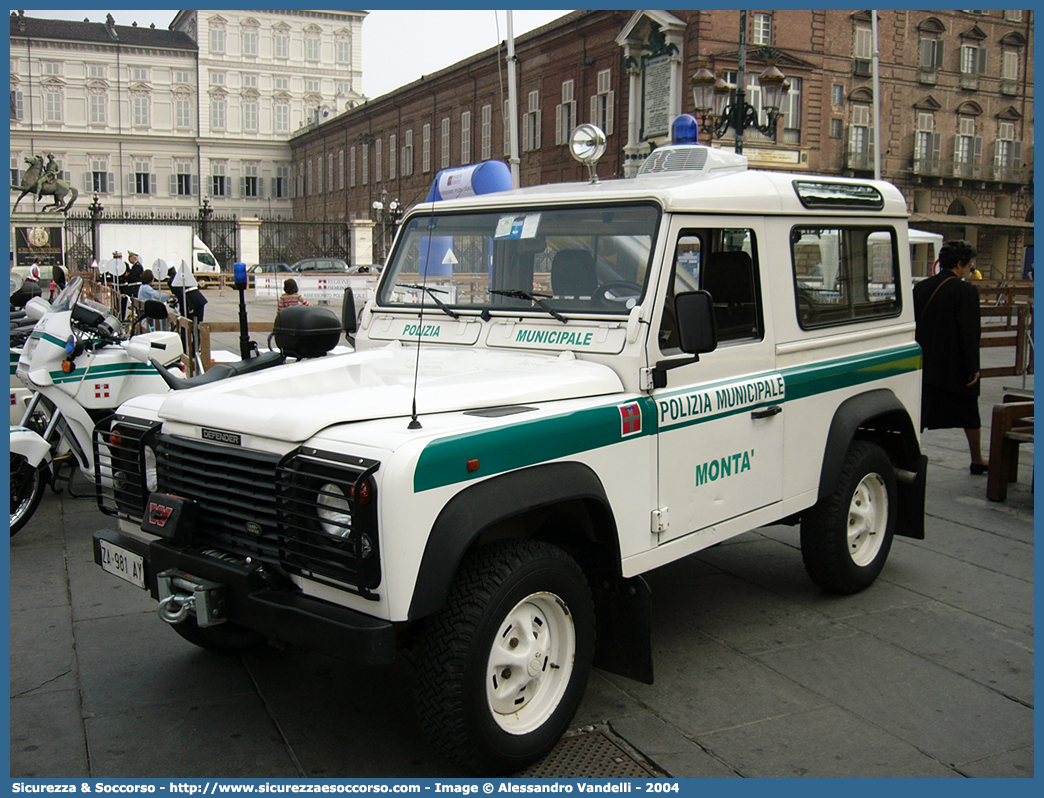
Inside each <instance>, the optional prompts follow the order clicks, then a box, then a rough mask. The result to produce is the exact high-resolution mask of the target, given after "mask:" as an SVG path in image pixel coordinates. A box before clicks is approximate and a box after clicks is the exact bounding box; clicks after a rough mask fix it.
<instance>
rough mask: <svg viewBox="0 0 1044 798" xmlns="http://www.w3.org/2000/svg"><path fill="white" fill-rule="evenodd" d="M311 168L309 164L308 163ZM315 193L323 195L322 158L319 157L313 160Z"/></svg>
mask: <svg viewBox="0 0 1044 798" xmlns="http://www.w3.org/2000/svg"><path fill="white" fill-rule="evenodd" d="M309 166H311V163H309ZM315 193H316V194H322V193H323V156H322V155H320V156H319V157H317V158H316V159H315Z"/></svg>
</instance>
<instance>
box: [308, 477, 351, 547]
mask: <svg viewBox="0 0 1044 798" xmlns="http://www.w3.org/2000/svg"><path fill="white" fill-rule="evenodd" d="M315 503H316V514H317V515H318V516H319V528H320V529H322V530H323V532H325V533H326V534H327V535H330V536H332V537H335V538H347V537H348V535H350V534H351V531H352V510H351V507H350V506H349V504H348V497H347V496H346V495H345V494H344V490H343V489H342V488H341V486H340V485H337V484H335V483H333V482H327V483H325V484H324V485H323V486H322V487H321V488H319V493H318V495H317V496H316V502H315Z"/></svg>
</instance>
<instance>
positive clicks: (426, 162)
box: [421, 124, 431, 174]
mask: <svg viewBox="0 0 1044 798" xmlns="http://www.w3.org/2000/svg"><path fill="white" fill-rule="evenodd" d="M430 171H431V125H430V124H425V125H424V127H422V128H421V172H423V173H425V174H426V173H428V172H430Z"/></svg>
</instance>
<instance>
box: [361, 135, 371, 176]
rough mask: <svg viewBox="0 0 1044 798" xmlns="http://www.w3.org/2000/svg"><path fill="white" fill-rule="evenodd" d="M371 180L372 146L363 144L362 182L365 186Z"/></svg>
mask: <svg viewBox="0 0 1044 798" xmlns="http://www.w3.org/2000/svg"><path fill="white" fill-rule="evenodd" d="M369 182H370V146H369V145H368V144H363V146H362V184H363V185H364V186H365V185H366V184H367V183H369Z"/></svg>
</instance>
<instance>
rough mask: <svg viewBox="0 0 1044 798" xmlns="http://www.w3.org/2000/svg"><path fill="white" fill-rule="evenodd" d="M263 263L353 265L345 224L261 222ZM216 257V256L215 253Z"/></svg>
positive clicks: (285, 221)
mask: <svg viewBox="0 0 1044 798" xmlns="http://www.w3.org/2000/svg"><path fill="white" fill-rule="evenodd" d="M260 235H261V249H260V258H261V262H262V263H288V264H289V263H293V262H294V261H296V260H300V259H301V258H341V259H342V260H343V261H344V262H345V263H351V262H352V257H351V256H352V250H351V236H350V235H349V232H348V225H347V224H345V223H344V222H295V221H289V220H266V221H263V222H261V233H260ZM215 254H217V253H215Z"/></svg>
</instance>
